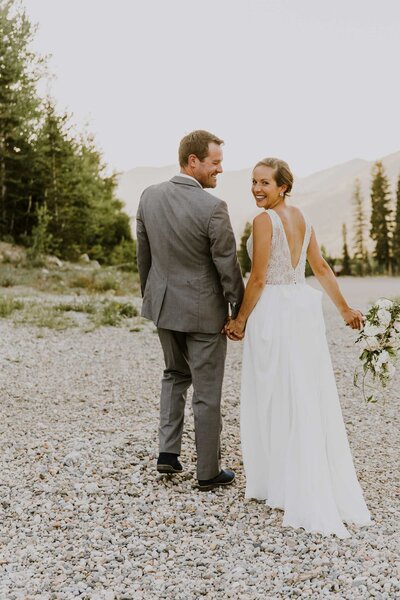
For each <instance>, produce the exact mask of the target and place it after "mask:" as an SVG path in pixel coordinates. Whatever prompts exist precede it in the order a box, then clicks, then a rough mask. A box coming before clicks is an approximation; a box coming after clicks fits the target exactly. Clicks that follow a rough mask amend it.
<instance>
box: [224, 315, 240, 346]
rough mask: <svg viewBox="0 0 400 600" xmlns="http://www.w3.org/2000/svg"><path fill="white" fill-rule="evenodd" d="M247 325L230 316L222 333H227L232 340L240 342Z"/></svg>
mask: <svg viewBox="0 0 400 600" xmlns="http://www.w3.org/2000/svg"><path fill="white" fill-rule="evenodd" d="M245 327H246V324H245V323H242V322H241V321H239V319H231V317H228V318H227V321H226V323H225V326H224V328H223V329H222V331H221V333H223V334H225V335H226V336H227V337H228V338H229V339H230V340H232V341H234V342H239V341H240V340H242V339H243V338H244V330H245Z"/></svg>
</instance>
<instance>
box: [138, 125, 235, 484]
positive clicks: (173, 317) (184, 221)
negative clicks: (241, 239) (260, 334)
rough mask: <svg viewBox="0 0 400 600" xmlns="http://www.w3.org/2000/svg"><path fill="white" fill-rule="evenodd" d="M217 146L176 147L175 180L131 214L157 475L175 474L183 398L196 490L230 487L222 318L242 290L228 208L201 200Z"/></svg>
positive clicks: (197, 138) (150, 193)
mask: <svg viewBox="0 0 400 600" xmlns="http://www.w3.org/2000/svg"><path fill="white" fill-rule="evenodd" d="M222 144H223V141H222V140H220V139H219V138H217V137H216V136H215V135H213V134H211V133H209V132H207V131H202V130H199V131H193V132H192V133H190V134H189V135H187V136H185V137H184V138H183V139H182V140H181V143H180V146H179V164H180V168H181V172H180V174H179V175H177V176H175V177H173V178H172V179H171V180H170V181H166V182H164V183H161V184H158V185H153V186H151V187H149V188H147V189H146V190H145V191H144V192H143V194H142V197H141V199H140V203H139V208H138V213H137V257H138V268H139V275H140V282H141V289H142V296H143V307H142V316H144V317H146V318H148V319H151V320H152V321H153V322H154V323H155V325H156V326H157V329H158V335H159V338H160V342H161V346H162V349H163V353H164V360H165V370H164V375H163V378H162V385H161V400H160V428H159V441H160V454H159V457H158V461H157V470H158V471H159V472H161V473H179V472H181V471H182V465H181V464H180V462H179V460H178V456H179V455H180V453H181V438H182V430H183V420H184V410H185V401H186V393H187V389H188V388H189V386H190V385H191V384H193V413H194V424H195V436H196V450H197V478H198V483H199V488H200V489H202V490H209V489H213V488H214V487H216V486H221V485H228V484H230V483H232V481H233V480H234V478H235V474H234V473H233V471H230V470H221V469H220V463H219V458H220V431H221V411H220V405H221V390H222V379H223V375H224V365H225V356H226V337H225V335H223V334H222V333H221V331H222V329H223V327H224V324H225V322H226V320H227V318H228V314H229V310H228V309H229V304H230V306H231V313H232V315H233V316H235V315H236V313H237V311H238V309H239V306H240V302H241V300H242V297H243V281H242V276H241V272H240V267H239V264H238V260H237V254H236V243H235V238H234V235H233V232H232V227H231V223H230V220H229V215H228V211H227V206H226V203H225V202H223V201H222V200H219V199H218V198H216V197H215V196H212V195H211V194H209V193H208V192H206V191H204V188H214V187H215V186H216V185H217V176H218V175H219V174H220V173H222V150H221V145H222Z"/></svg>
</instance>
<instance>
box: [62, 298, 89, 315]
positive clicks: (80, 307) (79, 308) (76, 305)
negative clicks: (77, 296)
mask: <svg viewBox="0 0 400 600" xmlns="http://www.w3.org/2000/svg"><path fill="white" fill-rule="evenodd" d="M54 310H56V311H58V312H80V313H86V314H88V315H93V314H95V313H96V311H97V305H96V303H95V302H91V301H89V300H88V301H86V302H60V304H57V305H56V306H55V307H54Z"/></svg>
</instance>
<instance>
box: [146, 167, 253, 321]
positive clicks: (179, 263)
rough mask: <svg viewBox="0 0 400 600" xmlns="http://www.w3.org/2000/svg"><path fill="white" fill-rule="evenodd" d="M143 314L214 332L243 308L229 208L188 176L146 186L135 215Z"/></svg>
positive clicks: (240, 277) (240, 276)
mask: <svg viewBox="0 0 400 600" xmlns="http://www.w3.org/2000/svg"><path fill="white" fill-rule="evenodd" d="M137 260H138V269H139V276H140V283H141V290H142V296H143V305H142V316H144V317H146V318H148V319H151V320H152V321H153V322H154V323H155V325H157V327H161V328H163V329H172V330H174V331H186V332H199V333H216V332H218V331H220V330H221V328H222V327H223V325H224V322H225V319H226V317H227V315H228V312H229V310H228V308H229V307H228V303H230V304H231V307H232V309H231V310H232V314H233V315H234V316H235V314H236V313H237V311H238V310H239V306H240V302H241V300H242V297H243V292H244V286H243V279H242V275H241V271H240V267H239V263H238V260H237V253H236V242H235V237H234V235H233V231H232V227H231V223H230V219H229V215H228V210H227V205H226V203H225V202H223V201H222V200H219V199H218V198H216V197H215V196H212V195H211V194H209V193H208V192H206V191H205V190H204V189H203V188H202V187H200V186H199V185H197V183H196V182H195V181H192V180H190V179H188V178H186V177H179V176H176V177H173V178H172V179H171V180H170V181H166V182H164V183H160V184H158V185H153V186H150V187H149V188H147V189H146V190H145V191H144V192H143V194H142V196H141V199H140V203H139V207H138V212H137Z"/></svg>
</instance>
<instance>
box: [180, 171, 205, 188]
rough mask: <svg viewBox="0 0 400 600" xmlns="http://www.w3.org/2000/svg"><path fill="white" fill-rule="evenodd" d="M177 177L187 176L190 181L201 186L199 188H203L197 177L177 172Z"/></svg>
mask: <svg viewBox="0 0 400 600" xmlns="http://www.w3.org/2000/svg"><path fill="white" fill-rule="evenodd" d="M177 177H187V178H188V179H191V180H192V181H195V182H196V183H197V185H198V186H200V187H201V189H203V186H202V185H201V183H199V182H198V181H197V179H195V178H194V177H192V176H191V175H186V173H178V175H177Z"/></svg>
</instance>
